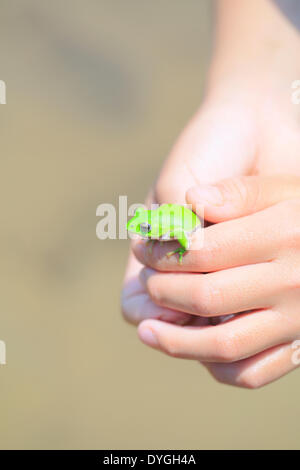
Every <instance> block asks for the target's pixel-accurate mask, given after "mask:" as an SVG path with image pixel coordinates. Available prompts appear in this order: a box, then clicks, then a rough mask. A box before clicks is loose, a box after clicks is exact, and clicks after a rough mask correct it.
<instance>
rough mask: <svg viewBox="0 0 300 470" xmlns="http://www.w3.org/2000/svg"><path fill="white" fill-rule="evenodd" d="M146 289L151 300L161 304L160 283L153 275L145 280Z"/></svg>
mask: <svg viewBox="0 0 300 470" xmlns="http://www.w3.org/2000/svg"><path fill="white" fill-rule="evenodd" d="M147 291H148V293H149V296H150V298H151V300H152V301H153V302H154V303H156V304H159V305H160V304H161V303H162V301H163V297H162V291H161V288H160V283H159V282H158V279H157V278H156V277H155V276H151V277H150V278H149V279H148V281H147Z"/></svg>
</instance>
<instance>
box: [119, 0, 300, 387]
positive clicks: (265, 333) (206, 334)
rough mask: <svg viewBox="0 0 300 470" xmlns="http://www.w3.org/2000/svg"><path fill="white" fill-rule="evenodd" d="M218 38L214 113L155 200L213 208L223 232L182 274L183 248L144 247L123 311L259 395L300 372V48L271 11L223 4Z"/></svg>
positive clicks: (186, 142) (207, 113)
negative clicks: (298, 100) (296, 93)
mask: <svg viewBox="0 0 300 470" xmlns="http://www.w3.org/2000/svg"><path fill="white" fill-rule="evenodd" d="M253 8H254V10H255V14H254V11H253ZM216 29H217V33H216V46H215V53H214V58H213V60H212V65H211V68H210V73H209V76H208V84H207V92H206V97H205V99H204V103H203V105H202V107H201V108H200V110H199V112H198V113H197V114H196V116H195V117H194V118H193V119H192V121H191V122H190V123H189V125H188V126H187V128H186V129H185V130H184V131H183V133H182V135H181V136H180V138H179V140H178V141H177V143H176V145H175V147H174V148H173V150H172V152H171V155H170V156H169V158H168V159H167V161H166V163H165V165H164V167H163V169H162V171H161V173H160V175H159V177H158V180H157V182H156V184H155V186H154V195H153V197H154V199H155V200H156V201H157V202H159V203H164V202H167V203H179V204H180V203H181V204H182V203H184V202H189V203H192V204H194V205H195V208H196V204H197V203H199V201H200V202H201V203H203V201H205V216H206V219H207V220H209V221H210V222H212V223H214V224H215V225H211V226H209V227H207V228H205V238H204V247H203V248H201V250H196V251H195V250H194V249H193V250H192V251H190V252H188V253H187V254H185V256H184V257H183V262H182V265H179V264H178V262H177V260H176V258H173V259H172V258H167V257H166V256H165V252H166V251H170V249H171V248H170V247H172V243H165V244H163V246H159V244H158V243H156V244H155V246H154V247H153V250H152V253H150V252H149V250H147V248H146V247H145V244H144V243H143V242H140V243H137V244H136V245H135V246H134V247H133V249H134V253H135V255H136V257H137V258H138V260H139V261H137V260H136V259H135V258H134V256H133V254H132V253H131V255H130V260H129V264H128V267H127V272H126V277H125V281H124V289H123V294H122V308H123V314H124V316H125V318H126V319H127V320H128V321H130V322H131V323H134V324H139V329H138V332H139V336H140V338H141V340H142V341H143V342H144V343H146V344H148V345H149V346H152V347H154V348H156V349H159V350H160V351H162V352H164V353H167V354H169V355H172V356H176V357H182V358H190V359H195V360H198V361H201V362H202V363H203V364H204V365H205V366H206V367H207V368H208V370H209V371H210V372H211V374H212V375H213V376H214V377H215V378H216V379H217V380H219V381H221V382H224V383H227V384H231V385H237V386H242V387H248V388H256V387H259V386H262V385H265V384H267V383H269V382H271V381H273V380H276V379H278V378H280V377H282V376H283V375H285V374H286V373H288V372H289V371H291V370H292V369H294V368H295V367H296V366H295V365H294V364H293V363H292V361H291V354H292V349H291V344H292V342H293V340H294V339H299V337H300V316H299V313H298V312H299V305H300V290H299V285H300V282H299V280H300V236H299V233H300V230H299V229H300V202H299V201H300V179H299V178H298V177H297V175H298V176H299V177H300V158H299V157H300V128H299V119H300V106H295V105H293V104H292V103H291V101H290V84H291V83H292V81H293V80H295V79H297V78H299V76H300V64H299V58H298V55H299V54H298V51H299V46H300V41H299V35H298V33H297V31H296V30H295V29H293V27H292V26H291V25H290V24H289V23H288V22H287V20H286V19H285V18H284V17H283V16H282V14H281V13H280V12H279V11H278V10H277V9H276V8H275V7H274V6H273V5H272V4H271V2H269V1H267V0H253V1H251V2H249V1H247V0H222V1H221V2H219V7H218V20H217V27H216ZM273 175H276V177H275V176H273ZM289 175H294V176H293V177H292V176H289ZM223 180H224V181H223ZM217 182H220V183H219V185H218V186H217V187H216V186H211V184H212V183H217ZM195 186H197V190H196V189H190V188H191V187H195ZM220 194H221V196H220ZM213 196H215V198H216V197H217V196H219V198H220V199H219V200H218V201H217V202H216V200H215V201H214V199H213ZM193 244H194V245H193V248H197V236H195V240H194V241H193ZM174 247H176V244H175V243H174ZM144 266H147V267H146V268H145V267H144ZM170 271H172V273H171V272H170ZM203 273H206V274H203ZM244 311H248V313H242V314H241V313H239V312H244ZM238 313H239V315H235V316H234V317H232V318H231V319H230V320H228V321H227V322H224V323H220V324H218V325H215V326H212V325H211V324H210V322H209V319H210V317H216V316H219V317H220V318H223V317H222V316H223V315H227V314H238Z"/></svg>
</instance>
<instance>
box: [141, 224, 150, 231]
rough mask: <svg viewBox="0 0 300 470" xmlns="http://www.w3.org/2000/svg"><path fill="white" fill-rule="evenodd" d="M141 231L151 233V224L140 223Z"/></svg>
mask: <svg viewBox="0 0 300 470" xmlns="http://www.w3.org/2000/svg"><path fill="white" fill-rule="evenodd" d="M140 229H141V232H143V233H149V232H150V230H151V225H150V224H145V223H144V224H141V225H140Z"/></svg>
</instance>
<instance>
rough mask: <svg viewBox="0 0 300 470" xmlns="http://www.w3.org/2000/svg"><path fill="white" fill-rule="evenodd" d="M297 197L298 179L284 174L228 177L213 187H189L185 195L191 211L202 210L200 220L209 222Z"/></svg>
mask: <svg viewBox="0 0 300 470" xmlns="http://www.w3.org/2000/svg"><path fill="white" fill-rule="evenodd" d="M297 197H300V178H299V177H294V176H288V175H286V176H264V177H260V176H243V177H235V178H228V179H225V180H222V181H220V182H219V183H217V184H213V185H199V186H195V187H192V188H190V189H189V190H188V191H187V193H186V201H187V203H188V204H192V207H193V210H194V211H195V212H200V209H201V212H202V211H203V209H204V217H205V219H206V220H208V221H210V222H222V221H225V220H229V219H234V218H237V217H242V216H245V215H248V214H252V213H253V212H257V211H260V210H262V209H265V208H266V207H269V206H272V205H274V204H277V203H278V202H280V201H284V200H286V199H293V198H297ZM197 208H198V210H197Z"/></svg>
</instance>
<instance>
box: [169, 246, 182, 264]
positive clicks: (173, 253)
mask: <svg viewBox="0 0 300 470" xmlns="http://www.w3.org/2000/svg"><path fill="white" fill-rule="evenodd" d="M185 252H186V249H185V248H183V247H182V246H180V247H179V248H177V250H174V251H169V253H167V255H166V256H167V257H168V258H170V256H173V255H175V254H176V253H178V254H179V264H182V257H183V254H184V253H185Z"/></svg>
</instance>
